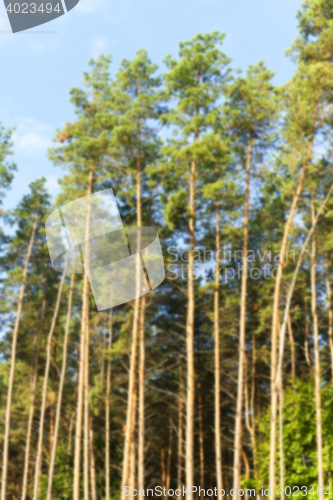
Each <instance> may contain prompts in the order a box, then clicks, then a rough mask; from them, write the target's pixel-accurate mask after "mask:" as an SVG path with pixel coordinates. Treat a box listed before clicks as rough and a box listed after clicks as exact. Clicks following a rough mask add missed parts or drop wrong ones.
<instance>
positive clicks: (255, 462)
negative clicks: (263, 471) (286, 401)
mask: <svg viewBox="0 0 333 500" xmlns="http://www.w3.org/2000/svg"><path fill="white" fill-rule="evenodd" d="M256 352H257V351H256V339H255V333H254V332H253V334H252V371H251V384H252V387H251V428H252V435H251V441H252V448H253V466H254V475H255V478H256V479H257V481H258V482H259V478H258V460H257V440H256V418H255V417H256V411H255V389H256V360H257V358H256V356H257V354H256ZM258 497H259V498H260V495H259V494H258Z"/></svg>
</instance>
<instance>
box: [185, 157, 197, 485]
mask: <svg viewBox="0 0 333 500" xmlns="http://www.w3.org/2000/svg"><path fill="white" fill-rule="evenodd" d="M195 176H196V162H195V161H194V160H193V161H192V163H191V172H190V216H189V233H190V249H189V261H188V297H187V317H186V351H187V392H186V443H185V460H186V463H185V470H186V488H188V489H190V488H191V486H192V485H193V484H194V483H193V433H194V396H195V394H194V391H195V389H194V384H195V382H194V345H193V344H194V311H195V304H194V280H193V270H194V249H195Z"/></svg>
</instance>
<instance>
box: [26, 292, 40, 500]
mask: <svg viewBox="0 0 333 500" xmlns="http://www.w3.org/2000/svg"><path fill="white" fill-rule="evenodd" d="M45 292H46V287H45V290H44V300H43V304H42V312H41V322H40V328H39V329H38V335H37V341H36V343H37V345H36V352H35V356H34V362H33V367H32V370H33V372H32V380H31V396H30V398H31V399H30V410H29V418H28V428H27V441H26V445H25V457H24V470H23V481H22V496H21V498H22V500H26V496H27V492H28V474H29V464H30V448H31V437H32V425H33V420H34V414H35V401H36V391H37V380H38V359H39V350H40V344H41V339H42V335H43V332H44V320H45V309H46V300H45Z"/></svg>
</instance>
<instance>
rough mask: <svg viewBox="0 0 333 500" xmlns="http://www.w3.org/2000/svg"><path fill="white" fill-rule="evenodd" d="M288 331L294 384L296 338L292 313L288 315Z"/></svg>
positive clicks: (293, 381)
mask: <svg viewBox="0 0 333 500" xmlns="http://www.w3.org/2000/svg"><path fill="white" fill-rule="evenodd" d="M288 332H289V342H290V350H291V381H292V384H293V385H294V383H295V377H296V359H295V340H294V334H293V328H292V324H291V318H290V314H289V316H288Z"/></svg>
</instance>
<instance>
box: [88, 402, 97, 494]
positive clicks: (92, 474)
mask: <svg viewBox="0 0 333 500" xmlns="http://www.w3.org/2000/svg"><path fill="white" fill-rule="evenodd" d="M89 445H90V446H89V452H90V453H89V454H90V483H91V498H92V500H97V485H96V465H95V452H94V429H93V418H92V414H91V411H90V412H89Z"/></svg>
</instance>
